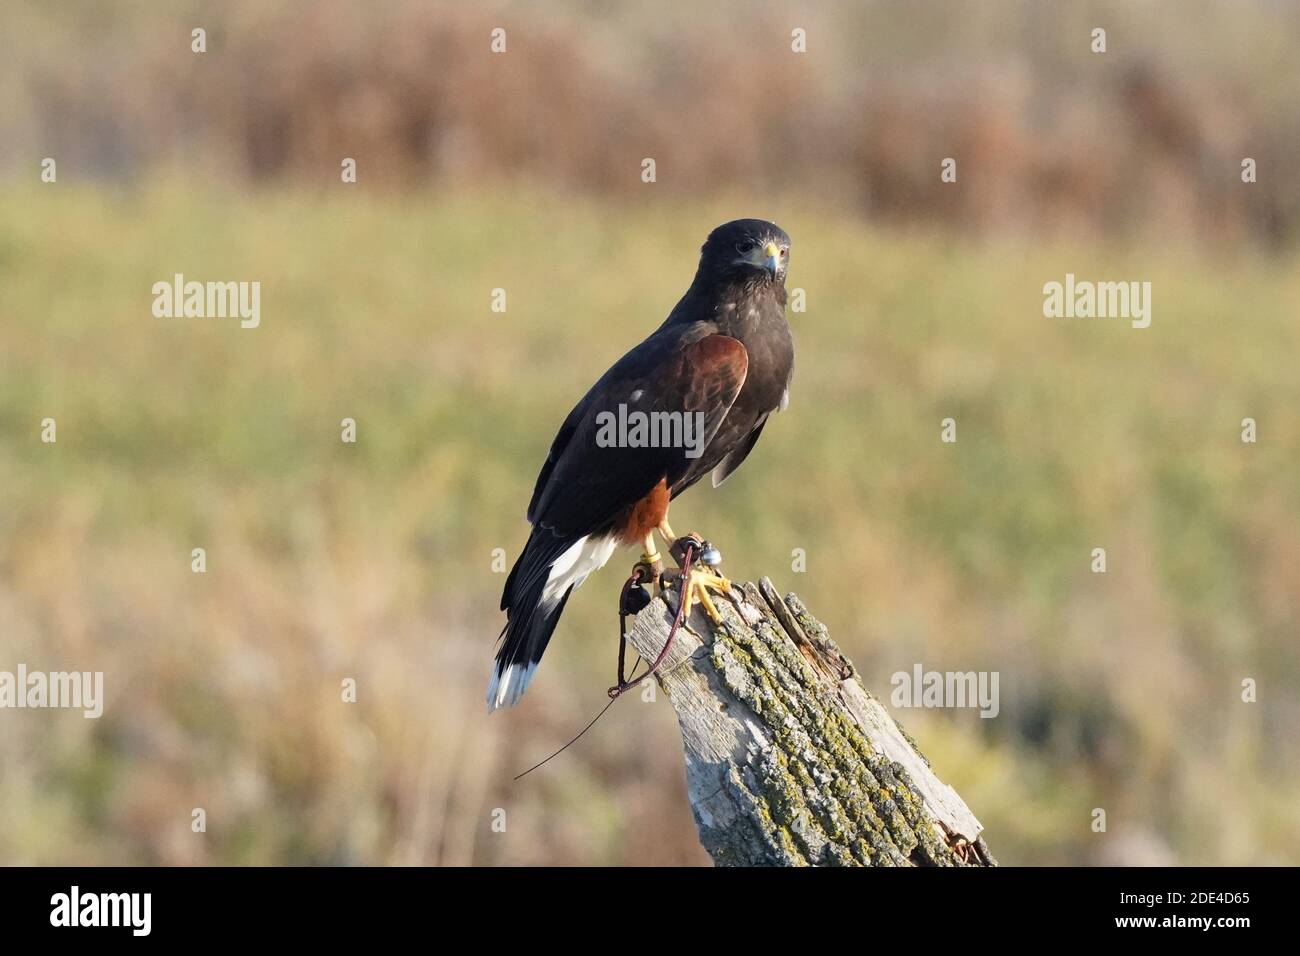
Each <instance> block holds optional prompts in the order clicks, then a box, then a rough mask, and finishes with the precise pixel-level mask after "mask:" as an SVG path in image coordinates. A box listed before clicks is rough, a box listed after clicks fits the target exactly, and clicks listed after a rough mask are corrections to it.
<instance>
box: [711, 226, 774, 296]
mask: <svg viewBox="0 0 1300 956" xmlns="http://www.w3.org/2000/svg"><path fill="white" fill-rule="evenodd" d="M789 261H790V237H789V236H787V235H786V234H785V230H784V229H782V228H781V227H780V226H778V225H777V224H776V223H774V222H768V221H767V220H766V219H736V220H733V221H732V222H726V223H723V224H722V225H721V226H719V227H718V228H717V229H714V230H713V231H712V232H711V233H709V238H708V239H705V240H704V245H703V247H702V248H701V249H700V274H701V275H706V274H707V275H710V276H712V277H714V278H721V279H731V280H735V281H741V282H745V283H752V282H755V281H757V282H763V283H767V282H771V283H775V284H776V285H784V284H785V268H786V264H787V263H788V262H789Z"/></svg>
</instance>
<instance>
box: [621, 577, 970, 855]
mask: <svg viewBox="0 0 1300 956" xmlns="http://www.w3.org/2000/svg"><path fill="white" fill-rule="evenodd" d="M730 597H731V599H730V600H728V599H727V598H725V597H724V598H721V599H715V602H714V603H715V604H716V605H717V607H718V610H719V611H720V612H721V614H722V622H721V624H715V623H713V622H711V621H710V620H709V619H708V618H707V616H706V615H705V614H704V612H703V610H702V609H700V608H695V609H693V610H692V612H691V616H690V619H689V621H688V624H689V629H688V628H686V627H683V628H682V629H681V630H679V631H678V634H677V637H676V640H675V642H674V646H673V649H672V651H671V652H670V654H669V656H668V658H667V659H666V660H665V661H664V663H663V665H662V666H661V667H660V669H659V671H658V674H657V675H656V679H657V680H658V681H659V684H660V686H661V687H662V688H663V690H664V693H665V694H666V695H667V696H668V698H669V700H671V702H672V704H673V708H674V709H675V711H676V713H677V719H678V725H679V727H680V729H681V733H682V744H683V747H684V750H685V756H686V786H687V796H688V798H689V800H690V803H691V808H692V810H693V812H694V815H695V822H696V825H697V827H698V829H699V835H700V841H701V843H702V844H703V845H704V848H705V849H706V850H707V851H708V852H709V854H710V855H711V856H712V857H713V859H714V862H715V863H717V864H718V865H720V866H810V865H812V866H914V865H922V866H963V865H982V866H989V865H995V864H994V860H993V858H992V856H991V855H990V853H989V851H988V847H987V846H986V845H985V844H984V841H983V838H982V837H981V832H982V829H983V828H982V827H981V826H980V823H979V821H978V820H977V819H976V818H975V815H974V814H973V813H971V811H970V809H969V808H968V807H967V806H966V804H965V803H964V802H963V801H962V799H961V797H959V796H958V795H957V793H956V792H955V791H954V790H953V789H952V788H951V787H949V786H947V785H946V784H944V783H942V782H941V781H940V780H939V779H938V777H936V776H935V775H934V772H933V770H932V769H931V767H930V764H929V762H928V761H927V760H926V759H925V758H924V757H923V756H922V755H921V754H920V752H919V751H918V750H917V748H916V744H915V742H914V741H912V739H911V738H910V737H909V736H907V734H906V733H905V732H904V731H903V730H902V729H901V728H900V727H899V726H898V725H897V723H895V721H894V720H893V718H892V717H890V715H889V713H888V712H887V711H886V710H885V709H884V707H883V706H882V705H881V704H880V702H879V701H878V700H876V699H875V698H874V697H873V696H872V695H871V694H869V693H868V692H867V691H866V689H865V688H864V687H863V685H862V683H861V682H860V681H859V680H858V677H857V675H856V673H855V671H854V668H853V665H852V664H851V663H850V662H849V660H848V659H847V658H846V657H845V656H844V655H843V654H842V653H841V652H840V650H839V648H838V647H837V646H836V645H835V642H834V641H832V640H831V637H830V634H829V633H828V631H827V629H826V628H825V626H823V625H822V624H821V622H820V621H818V620H817V619H816V618H814V617H813V616H812V614H811V613H810V612H809V611H808V609H807V608H806V607H805V606H804V604H803V602H802V601H800V600H799V598H798V597H797V596H796V595H794V594H788V595H786V597H785V598H784V599H782V598H781V597H780V596H779V595H778V594H777V592H776V589H775V588H773V586H772V583H771V581H769V580H768V579H767V578H763V579H761V580H760V581H759V583H758V584H757V585H755V584H753V583H749V582H746V583H744V584H742V585H735V586H733V588H732V592H731V595H730ZM675 609H676V596H675V594H672V593H671V592H670V593H669V594H668V595H666V596H663V597H660V598H657V599H656V600H655V601H653V602H652V603H651V604H650V605H649V606H647V607H646V608H645V609H644V610H643V611H642V612H641V613H640V614H639V615H637V618H636V621H635V623H634V626H633V627H632V628H631V630H630V632H629V634H628V639H629V641H630V642H631V644H632V646H633V647H634V648H635V649H636V650H637V652H638V653H639V654H641V656H642V657H644V658H647V659H653V658H655V657H656V656H657V655H658V653H659V651H660V649H661V648H662V647H663V644H664V641H665V639H666V638H667V635H668V631H669V628H670V627H671V625H672V619H673V612H674V611H675Z"/></svg>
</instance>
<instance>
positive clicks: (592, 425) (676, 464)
mask: <svg viewBox="0 0 1300 956" xmlns="http://www.w3.org/2000/svg"><path fill="white" fill-rule="evenodd" d="M748 368H749V356H748V354H747V353H746V352H745V347H744V345H742V344H741V343H740V341H739V340H737V339H734V338H731V337H730V336H726V335H718V334H712V335H705V336H703V337H702V338H699V339H697V340H695V341H693V342H689V343H688V344H685V345H682V344H681V343H680V340H678V341H676V342H665V341H664V340H656V339H655V338H654V337H652V338H651V339H648V340H647V341H646V342H644V343H642V345H640V346H638V347H637V348H636V349H633V350H632V351H631V352H629V353H628V354H627V355H625V356H624V357H623V358H622V359H620V360H619V361H618V362H617V363H616V364H615V365H614V366H613V367H612V368H611V369H610V370H609V371H608V372H606V373H605V375H604V376H602V378H601V380H600V381H599V382H597V383H596V385H595V386H593V387H592V389H591V391H590V392H588V393H587V396H586V397H585V398H584V399H583V400H582V401H581V402H580V403H579V404H578V406H577V407H576V408H575V409H574V410H573V411H572V412H571V413H570V414H569V417H568V418H567V419H566V420H565V422H564V425H563V426H562V427H561V428H560V433H559V434H558V435H557V436H556V439H555V441H554V442H553V443H552V445H551V452H550V454H549V455H548V456H547V460H546V464H545V465H543V467H542V472H541V474H540V475H539V476H538V480H537V487H536V489H535V490H534V492H533V500H532V503H531V505H530V506H529V509H528V516H529V520H530V521H532V523H533V524H534V525H537V526H539V527H543V528H548V529H550V530H551V531H553V532H554V533H555V534H556V535H557V536H560V537H565V538H576V537H580V536H582V535H587V534H591V533H592V532H594V531H597V530H599V529H600V528H602V527H604V526H606V525H608V524H609V522H610V521H612V520H613V519H614V518H615V517H616V516H617V515H618V514H619V512H620V511H622V510H624V509H626V508H629V507H631V506H633V505H635V504H636V503H637V502H638V501H640V500H641V499H642V498H644V497H645V496H646V495H647V494H649V493H650V491H651V490H652V489H653V488H654V487H655V485H657V484H658V483H659V482H660V481H661V480H663V479H664V478H667V480H668V483H669V485H672V484H673V483H674V482H675V481H676V480H677V479H678V478H680V477H681V476H682V475H684V474H685V473H686V472H687V470H688V469H689V468H690V467H691V465H692V463H694V462H695V461H696V460H697V458H696V457H692V455H693V452H694V451H695V450H699V451H703V450H704V449H706V448H708V445H709V442H711V441H712V440H713V436H714V434H715V433H716V432H717V430H718V426H719V425H721V424H722V420H723V419H724V418H725V417H726V415H727V411H728V410H729V409H730V408H731V406H732V403H733V402H735V400H736V396H737V395H738V394H739V393H740V389H741V386H743V385H744V383H745V374H746V372H747V371H748ZM620 405H624V406H625V410H624V414H625V415H627V416H631V415H632V414H633V413H635V412H642V413H645V414H646V415H652V414H653V413H657V412H675V413H684V414H685V415H689V416H691V424H692V426H694V425H695V424H696V423H701V424H702V428H700V429H699V431H698V432H696V431H695V430H694V428H693V430H692V433H691V434H690V436H689V437H690V438H691V439H692V441H691V445H692V447H683V446H682V445H681V444H680V443H678V444H676V445H673V446H670V447H628V446H627V444H616V445H609V443H608V441H607V439H608V437H609V435H610V423H611V422H617V421H618V420H619V416H620V409H619V406H620ZM696 413H699V416H700V417H696ZM611 416H612V417H611ZM625 420H626V419H625ZM683 437H686V436H685V435H683ZM598 439H599V440H598Z"/></svg>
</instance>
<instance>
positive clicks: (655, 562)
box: [641, 531, 664, 574]
mask: <svg viewBox="0 0 1300 956" xmlns="http://www.w3.org/2000/svg"><path fill="white" fill-rule="evenodd" d="M641 546H642V547H643V548H645V551H644V552H642V554H641V560H642V562H644V563H645V564H648V565H650V567H651V568H653V569H654V570H655V573H656V574H658V573H659V572H660V571H662V570H663V569H664V558H663V555H662V554H660V553H659V549H658V548H656V547H655V535H654V532H653V531H651V532H650V533H649V534H647V535H646V536H645V540H644V541H642V542H641Z"/></svg>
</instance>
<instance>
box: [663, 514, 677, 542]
mask: <svg viewBox="0 0 1300 956" xmlns="http://www.w3.org/2000/svg"><path fill="white" fill-rule="evenodd" d="M659 533H660V534H661V535H663V539H664V544H667V545H669V546H671V545H672V543H673V542H674V541H676V540H677V535H675V534H673V526H672V525H670V524H669V523H668V513H667V512H665V513H664V520H663V521H661V522H659Z"/></svg>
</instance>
